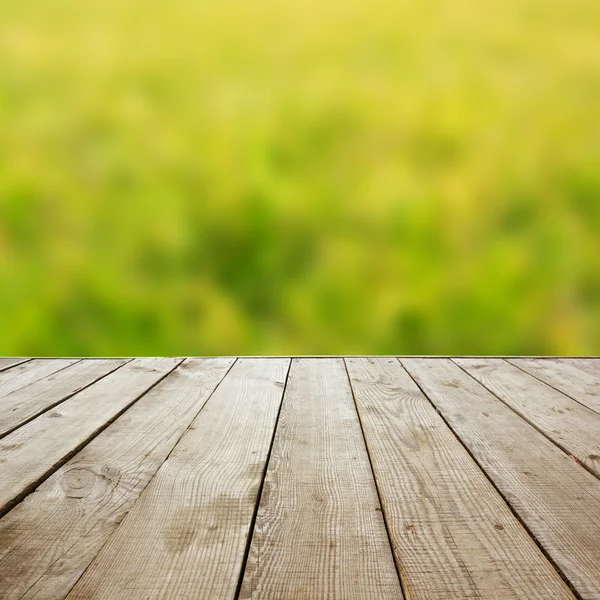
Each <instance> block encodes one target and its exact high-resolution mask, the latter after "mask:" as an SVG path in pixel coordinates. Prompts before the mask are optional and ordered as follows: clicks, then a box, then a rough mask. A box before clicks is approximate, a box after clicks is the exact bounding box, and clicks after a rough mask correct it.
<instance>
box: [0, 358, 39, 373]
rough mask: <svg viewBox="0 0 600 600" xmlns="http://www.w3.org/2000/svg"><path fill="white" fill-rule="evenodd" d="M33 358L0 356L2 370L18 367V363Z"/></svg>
mask: <svg viewBox="0 0 600 600" xmlns="http://www.w3.org/2000/svg"><path fill="white" fill-rule="evenodd" d="M29 360H31V359H30V358H8V357H6V358H0V371H6V369H10V368H11V367H16V366H17V365H20V364H23V363H26V362H27V361H29Z"/></svg>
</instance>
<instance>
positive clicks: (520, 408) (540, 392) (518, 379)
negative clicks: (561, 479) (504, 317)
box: [454, 358, 600, 477]
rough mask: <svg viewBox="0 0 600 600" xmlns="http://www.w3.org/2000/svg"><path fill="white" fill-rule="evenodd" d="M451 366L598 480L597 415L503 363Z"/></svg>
mask: <svg viewBox="0 0 600 600" xmlns="http://www.w3.org/2000/svg"><path fill="white" fill-rule="evenodd" d="M454 362H455V363H457V364H458V365H459V366H461V367H462V368H463V369H465V370H466V371H467V372H468V373H469V374H470V375H471V376H472V377H474V378H475V379H477V381H479V382H480V383H481V384H483V385H484V386H485V387H487V388H488V389H489V390H491V391H492V392H493V393H494V394H496V396H498V397H499V398H500V399H501V400H502V401H503V402H505V403H506V404H508V406H510V407H511V408H512V409H513V410H515V411H516V412H517V413H518V414H520V415H521V416H522V417H523V418H524V419H526V420H527V421H528V422H529V423H531V424H532V425H533V426H534V427H536V428H537V429H539V430H540V431H541V432H543V433H544V434H545V435H546V436H547V437H549V438H550V439H551V440H552V441H554V442H555V443H556V444H557V445H558V446H560V447H561V448H562V449H563V450H564V451H565V452H568V453H569V454H571V455H572V456H574V457H575V458H576V459H577V460H578V461H579V462H581V463H583V464H585V465H586V466H587V467H588V468H589V469H590V470H591V471H592V472H594V473H595V474H596V475H598V476H599V477H600V414H598V413H596V412H594V411H593V410H590V409H589V408H587V407H586V406H583V405H582V404H580V403H579V402H576V401H575V400H573V399H571V398H569V397H567V396H565V395H564V394H562V393H561V392H559V391H558V390H555V389H554V388H552V387H549V386H547V385H546V384H545V383H542V382H541V381H539V380H538V379H535V377H532V376H531V375H528V374H527V373H525V372H524V371H522V370H521V369H518V368H517V367H515V366H514V365H511V364H510V363H507V362H506V361H504V360H501V359H483V358H474V359H467V358H463V359H455V360H454Z"/></svg>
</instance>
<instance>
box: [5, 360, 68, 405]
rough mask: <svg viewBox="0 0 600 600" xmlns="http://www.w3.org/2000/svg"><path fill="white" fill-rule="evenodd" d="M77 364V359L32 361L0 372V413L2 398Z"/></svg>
mask: <svg viewBox="0 0 600 600" xmlns="http://www.w3.org/2000/svg"><path fill="white" fill-rule="evenodd" d="M77 362H79V359H77V358H69V359H67V358H65V359H62V358H60V359H48V360H45V359H40V360H32V361H29V362H26V363H22V364H20V365H15V366H14V367H12V368H10V369H8V370H6V371H2V372H0V411H2V412H3V411H4V410H5V406H4V400H3V397H4V396H8V395H9V394H11V393H12V392H14V391H16V390H20V389H21V388H24V387H27V386H28V385H31V384H32V383H35V382H36V381H39V380H40V379H43V378H44V377H48V376H49V375H52V374H53V373H56V372H58V371H62V370H63V369H66V368H67V367H69V366H71V365H73V364H75V363H77ZM0 414H1V413H0Z"/></svg>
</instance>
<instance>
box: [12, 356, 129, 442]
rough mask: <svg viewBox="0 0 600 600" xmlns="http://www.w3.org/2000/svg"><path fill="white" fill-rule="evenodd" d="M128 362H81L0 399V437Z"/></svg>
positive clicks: (124, 360)
mask: <svg viewBox="0 0 600 600" xmlns="http://www.w3.org/2000/svg"><path fill="white" fill-rule="evenodd" d="M126 362H128V360H127V359H120V360H93V359H90V360H82V361H80V362H77V363H75V364H74V365H71V366H70V367H67V368H66V369H62V370H61V371H58V372H57V373H54V374H53V375H50V376H48V377H44V379H40V380H38V381H36V382H34V383H32V384H31V385H28V386H27V387H23V388H20V389H18V390H15V391H14V392H11V393H10V394H8V396H5V397H3V398H1V399H0V437H3V436H5V435H6V434H8V433H10V432H11V431H14V430H15V429H17V427H19V426H21V425H23V424H25V423H27V422H28V421H30V420H31V419H33V418H35V417H36V416H37V415H39V414H41V413H43V412H44V411H46V410H49V409H50V408H52V407H53V406H56V405H57V404H60V403H61V402H63V401H64V400H66V399H67V398H69V397H71V396H72V395H73V394H76V393H77V392H79V391H80V390H82V389H84V388H86V387H87V386H89V385H91V384H92V383H94V382H95V381H97V380H98V379H100V378H102V377H104V376H106V375H108V373H111V372H112V371H114V370H115V369H118V368H119V367H120V366H122V365H124V364H125V363H126Z"/></svg>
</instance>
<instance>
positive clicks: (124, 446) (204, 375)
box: [0, 358, 234, 600]
mask: <svg viewBox="0 0 600 600" xmlns="http://www.w3.org/2000/svg"><path fill="white" fill-rule="evenodd" d="M233 362H234V359H216V358H215V359H190V360H188V361H186V362H185V363H184V364H183V365H181V366H180V367H179V368H178V369H176V370H175V371H173V372H172V373H170V374H169V375H168V376H167V377H166V379H164V380H163V381H161V382H160V383H158V385H156V386H155V387H154V388H152V389H151V390H150V391H149V392H148V393H147V394H145V395H144V396H143V397H142V398H141V399H140V400H138V401H137V402H136V403H135V404H134V405H133V406H132V407H131V408H129V409H128V410H127V412H125V413H124V414H123V415H122V416H121V417H119V418H118V419H117V420H116V421H115V422H114V423H113V424H112V425H110V426H109V427H108V428H107V429H106V430H105V431H103V432H102V433H101V434H100V435H98V436H97V437H96V438H94V439H93V440H92V441H91V442H90V443H89V444H88V445H87V446H86V447H85V448H84V449H83V450H82V451H81V452H79V453H78V454H77V455H75V456H74V457H73V458H72V459H71V460H70V461H69V462H68V463H66V464H65V465H63V466H62V467H61V468H60V469H59V470H58V471H56V473H54V474H53V475H52V476H51V477H50V478H49V479H48V480H47V481H46V482H44V483H43V484H42V485H41V486H40V487H39V488H38V489H37V490H36V491H35V492H34V493H33V494H31V495H30V496H28V497H27V498H26V499H25V500H24V501H23V502H21V503H20V504H19V505H18V506H16V507H15V508H14V509H13V510H12V511H11V512H10V513H8V514H7V515H6V516H5V517H4V518H3V519H1V520H0V540H2V543H1V545H0V548H1V549H0V590H2V598H3V600H16V599H18V598H36V599H37V600H42V599H43V600H59V599H61V598H64V597H65V596H66V595H67V593H68V592H69V590H70V589H71V588H72V587H73V585H74V584H75V583H76V582H77V580H78V579H79V577H80V576H81V574H82V573H83V572H84V570H85V569H86V568H87V567H88V565H89V564H90V562H91V561H92V559H93V558H94V556H96V554H97V553H98V550H99V549H100V548H101V547H102V545H103V544H104V543H105V542H106V540H107V539H108V538H109V537H110V534H111V533H112V532H113V531H114V529H115V528H116V527H117V525H118V523H119V522H120V521H121V520H122V519H123V517H124V516H125V514H127V512H128V511H129V509H130V508H131V506H132V505H133V503H134V502H135V500H136V499H137V498H138V496H139V494H140V493H141V491H142V490H143V489H144V488H145V487H146V485H147V484H148V482H149V481H150V479H151V478H152V476H153V475H154V474H155V473H156V471H157V470H158V468H159V467H160V465H161V464H162V462H163V461H164V460H165V458H166V457H167V455H168V454H169V452H170V451H171V450H172V449H173V447H174V446H175V444H176V443H177V442H178V440H179V439H180V437H181V436H182V435H183V433H184V431H185V430H186V428H187V427H188V426H189V424H190V423H191V422H192V420H193V419H194V418H195V416H196V415H197V414H198V412H199V411H200V409H201V408H202V406H203V405H204V403H205V402H206V400H207V399H208V397H209V396H210V394H211V393H212V392H213V390H214V389H215V387H216V386H217V385H218V384H219V382H220V381H221V379H222V378H223V377H224V375H225V374H226V372H227V370H228V369H229V368H230V367H231V365H232V364H233ZM168 364H169V363H167V365H168ZM150 365H151V363H150V361H145V362H141V363H140V362H139V361H136V362H134V363H131V364H130V366H129V369H128V367H124V369H122V370H121V371H118V372H117V373H121V374H122V373H124V372H125V371H126V370H127V369H128V372H129V374H130V376H131V378H132V379H131V381H130V382H129V383H128V384H127V388H130V389H133V388H135V387H136V385H135V384H136V381H135V375H136V371H135V369H136V368H139V367H141V366H143V367H144V368H148V367H150ZM156 366H157V365H154V366H152V367H150V368H155V367H156ZM115 375H116V374H115ZM109 377H110V376H109ZM107 379H108V378H107ZM105 381H106V380H105ZM124 383H125V382H124ZM137 383H141V381H139V382H137ZM138 387H139V386H138ZM91 389H93V388H91ZM32 557H35V560H32Z"/></svg>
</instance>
